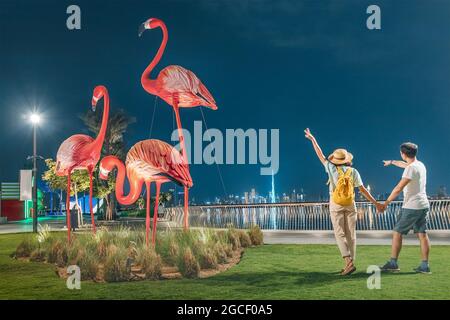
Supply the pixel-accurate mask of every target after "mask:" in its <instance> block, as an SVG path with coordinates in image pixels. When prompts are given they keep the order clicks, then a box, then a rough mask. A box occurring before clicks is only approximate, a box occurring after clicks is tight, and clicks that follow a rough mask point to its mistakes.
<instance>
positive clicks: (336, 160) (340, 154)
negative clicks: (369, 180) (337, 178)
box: [328, 149, 353, 165]
mask: <svg viewBox="0 0 450 320" xmlns="http://www.w3.org/2000/svg"><path fill="white" fill-rule="evenodd" d="M352 159H353V155H352V154H351V153H350V152H348V151H347V150H345V149H336V150H334V151H333V153H332V154H330V155H329V156H328V160H329V161H330V162H331V163H333V164H337V165H340V164H346V163H349V162H351V161H352Z"/></svg>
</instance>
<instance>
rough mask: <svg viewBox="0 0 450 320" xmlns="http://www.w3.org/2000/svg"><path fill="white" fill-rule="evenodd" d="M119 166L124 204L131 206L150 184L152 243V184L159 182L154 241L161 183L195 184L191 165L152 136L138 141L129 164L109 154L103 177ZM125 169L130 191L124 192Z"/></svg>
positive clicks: (102, 168) (119, 195)
mask: <svg viewBox="0 0 450 320" xmlns="http://www.w3.org/2000/svg"><path fill="white" fill-rule="evenodd" d="M114 167H117V178H116V198H117V201H118V202H119V203H121V204H123V205H130V204H133V203H135V202H136V201H137V199H138V198H139V196H140V194H141V191H142V185H143V184H144V183H145V185H146V187H147V208H146V210H147V213H146V219H145V241H146V244H147V245H148V241H149V229H150V185H151V183H152V182H155V184H156V199H155V207H154V211H153V232H152V243H153V244H155V242H156V224H157V221H158V205H159V193H160V189H161V184H163V183H165V182H169V181H174V182H176V183H178V184H180V185H182V186H184V187H185V188H190V187H192V185H193V183H192V178H191V175H190V174H189V167H188V165H187V163H186V162H185V161H184V158H183V157H182V156H181V154H180V152H179V151H178V150H177V149H175V148H174V147H173V146H171V145H170V144H168V143H165V142H164V141H161V140H156V139H148V140H144V141H140V142H138V143H136V144H135V145H134V146H133V147H132V148H131V149H130V151H128V154H127V158H126V161H125V165H124V164H123V163H122V161H120V160H119V159H118V158H117V157H115V156H106V157H105V158H103V159H102V160H101V161H100V175H99V176H100V179H103V180H106V179H108V175H109V173H110V172H111V170H113V169H114ZM125 171H126V175H127V177H128V181H129V184H130V191H129V193H128V195H127V196H125V195H124V192H123V185H124V182H125Z"/></svg>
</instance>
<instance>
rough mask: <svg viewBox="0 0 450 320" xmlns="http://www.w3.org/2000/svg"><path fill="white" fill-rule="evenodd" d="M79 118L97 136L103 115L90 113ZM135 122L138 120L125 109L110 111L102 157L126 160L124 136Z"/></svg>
mask: <svg viewBox="0 0 450 320" xmlns="http://www.w3.org/2000/svg"><path fill="white" fill-rule="evenodd" d="M79 117H80V119H81V120H82V121H83V123H84V124H85V126H86V127H87V129H88V131H89V132H90V133H92V134H93V135H94V136H97V135H98V132H99V131H100V127H101V123H102V113H101V112H91V111H88V112H86V113H85V114H83V115H80V116H79ZM135 122H136V118H134V117H131V116H129V115H128V114H127V113H126V112H125V111H124V110H123V109H116V110H110V113H109V118H108V126H107V128H108V130H106V135H105V141H104V143H103V148H102V156H105V155H113V156H116V157H118V158H119V159H122V160H123V159H124V158H125V154H126V149H125V147H126V145H125V139H124V134H125V132H126V131H127V129H128V126H129V125H130V124H133V123H135Z"/></svg>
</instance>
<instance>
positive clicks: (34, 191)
mask: <svg viewBox="0 0 450 320" xmlns="http://www.w3.org/2000/svg"><path fill="white" fill-rule="evenodd" d="M36 127H37V123H34V124H33V232H35V233H36V232H37V231H38V230H37V229H38V217H37V214H38V211H37V152H36V149H37V146H36Z"/></svg>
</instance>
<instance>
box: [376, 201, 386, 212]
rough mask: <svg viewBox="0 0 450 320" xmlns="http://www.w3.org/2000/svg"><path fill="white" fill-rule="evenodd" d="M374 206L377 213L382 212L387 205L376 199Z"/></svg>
mask: <svg viewBox="0 0 450 320" xmlns="http://www.w3.org/2000/svg"><path fill="white" fill-rule="evenodd" d="M375 207H376V208H377V213H382V212H384V211H385V210H386V207H387V205H386V203H380V202H378V201H377V203H376V204H375Z"/></svg>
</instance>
